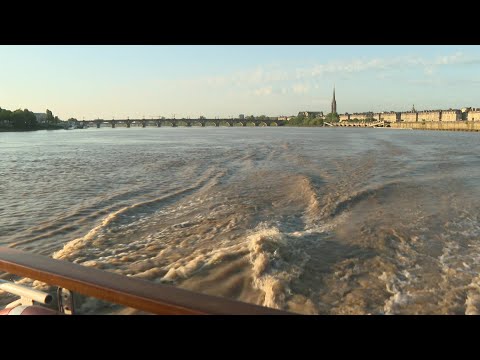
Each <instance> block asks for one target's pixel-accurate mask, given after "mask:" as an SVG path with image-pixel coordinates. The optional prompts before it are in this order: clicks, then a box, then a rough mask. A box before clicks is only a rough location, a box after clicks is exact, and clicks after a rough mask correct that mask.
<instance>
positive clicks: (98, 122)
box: [97, 121, 100, 129]
mask: <svg viewBox="0 0 480 360" xmlns="http://www.w3.org/2000/svg"><path fill="white" fill-rule="evenodd" d="M97 129H100V121H97Z"/></svg>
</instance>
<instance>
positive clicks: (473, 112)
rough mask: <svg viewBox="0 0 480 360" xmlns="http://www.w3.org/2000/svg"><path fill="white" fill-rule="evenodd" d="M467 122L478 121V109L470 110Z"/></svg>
mask: <svg viewBox="0 0 480 360" xmlns="http://www.w3.org/2000/svg"><path fill="white" fill-rule="evenodd" d="M467 120H468V121H480V108H471V109H470V111H469V112H468V115H467Z"/></svg>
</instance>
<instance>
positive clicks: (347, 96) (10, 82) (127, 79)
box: [0, 45, 480, 120]
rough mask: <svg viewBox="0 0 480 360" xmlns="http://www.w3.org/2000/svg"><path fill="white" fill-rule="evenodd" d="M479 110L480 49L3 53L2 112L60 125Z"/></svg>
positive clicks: (26, 49) (24, 49) (12, 49)
mask: <svg viewBox="0 0 480 360" xmlns="http://www.w3.org/2000/svg"><path fill="white" fill-rule="evenodd" d="M334 84H335V86H336V95H337V96H336V97H337V109H338V112H340V113H344V112H350V113H351V112H362V111H389V110H394V111H405V110H408V109H410V108H411V107H412V104H415V108H416V109H417V110H423V109H440V108H461V107H465V106H473V107H480V97H479V94H480V46H465V45H461V46H460V45H459V46H419V45H416V46H399V45H394V46H380V45H377V46H359V45H356V46H343V45H342V46H264V45H256V46H237V45H235V46H203V45H197V46H160V45H157V46H104V45H97V46H0V107H2V108H6V109H11V110H14V109H17V108H22V109H24V108H28V109H29V110H32V111H34V112H45V110H46V109H47V108H48V109H50V110H52V112H53V113H54V115H58V116H59V117H60V118H61V119H64V120H65V119H67V118H69V117H76V118H78V119H82V118H85V119H93V118H104V119H111V118H112V117H115V118H124V117H127V116H130V117H142V116H145V117H151V116H158V115H161V116H172V114H175V116H176V117H177V118H180V117H198V116H199V115H205V116H207V117H214V116H228V117H229V116H237V115H238V114H246V115H250V114H255V115H262V114H265V115H269V116H277V115H292V114H297V113H298V112H299V111H302V110H312V111H324V112H329V109H330V101H331V96H332V87H333V85H334Z"/></svg>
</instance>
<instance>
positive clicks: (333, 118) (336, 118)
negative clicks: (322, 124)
mask: <svg viewBox="0 0 480 360" xmlns="http://www.w3.org/2000/svg"><path fill="white" fill-rule="evenodd" d="M325 121H326V122H339V121H340V116H338V114H337V113H336V112H335V113H330V114H328V115H327V116H325Z"/></svg>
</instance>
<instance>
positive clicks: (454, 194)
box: [0, 127, 480, 314]
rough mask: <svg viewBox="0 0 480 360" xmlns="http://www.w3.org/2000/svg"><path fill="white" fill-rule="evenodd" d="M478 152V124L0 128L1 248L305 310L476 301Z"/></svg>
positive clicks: (432, 307)
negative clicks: (464, 129) (449, 127)
mask: <svg viewBox="0 0 480 360" xmlns="http://www.w3.org/2000/svg"><path fill="white" fill-rule="evenodd" d="M479 165H480V141H479V137H478V134H476V133H458V132H434V131H432V132H428V131H409V130H394V129H358V128H355V129H344V128H343V129H338V128H336V129H329V128H285V127H283V128H282V127H280V128H274V127H271V128H270V127H268V128H267V127H265V128H209V127H207V128H145V129H142V128H130V129H126V128H124V129H122V128H117V129H104V128H102V129H93V128H91V129H86V130H75V131H37V132H31V133H0V245H1V246H10V247H15V248H18V249H23V250H26V251H30V252H34V253H39V254H43V255H47V256H51V257H53V258H56V259H64V260H68V261H71V262H75V263H78V264H82V265H84V266H91V267H95V268H99V269H104V270H106V271H112V272H116V273H119V274H123V275H125V276H133V277H137V278H141V279H145V280H149V281H153V282H157V283H167V284H172V285H174V286H178V287H182V288H186V289H190V290H194V291H198V292H203V293H207V294H212V295H218V296H224V297H229V298H233V299H238V300H241V301H246V302H252V303H256V304H261V305H264V306H269V307H274V308H279V309H285V310H289V311H293V312H298V313H304V314H477V313H480V223H479V210H480V166H479ZM20 282H29V281H28V280H21V281H20ZM33 285H34V286H37V287H39V288H42V287H44V285H42V284H39V283H38V282H35V283H33ZM0 296H5V295H0ZM79 310H80V311H81V312H83V313H99V312H101V313H126V312H127V310H128V309H124V308H122V307H119V306H115V305H109V304H106V303H103V302H100V301H97V300H94V299H82V300H81V306H80V307H79Z"/></svg>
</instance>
